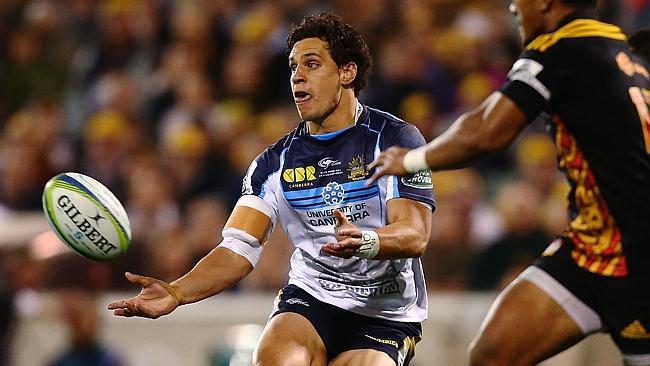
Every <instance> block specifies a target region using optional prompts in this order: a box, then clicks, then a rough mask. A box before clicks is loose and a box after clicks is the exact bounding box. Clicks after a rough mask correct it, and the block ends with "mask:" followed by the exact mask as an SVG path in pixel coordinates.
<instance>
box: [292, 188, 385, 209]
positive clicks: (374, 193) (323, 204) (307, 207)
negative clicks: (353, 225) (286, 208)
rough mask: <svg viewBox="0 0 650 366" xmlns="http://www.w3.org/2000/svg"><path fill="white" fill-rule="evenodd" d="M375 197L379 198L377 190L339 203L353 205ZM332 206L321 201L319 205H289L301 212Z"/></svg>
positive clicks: (346, 198)
mask: <svg viewBox="0 0 650 366" xmlns="http://www.w3.org/2000/svg"><path fill="white" fill-rule="evenodd" d="M375 196H379V190H377V191H375V192H372V193H367V194H362V195H359V196H355V197H351V198H348V197H345V198H344V199H343V202H341V205H345V204H348V203H353V202H358V201H363V200H365V199H368V198H372V197H375ZM332 206H333V205H329V204H327V203H325V202H323V200H322V199H321V203H320V204H311V205H291V207H293V208H295V209H302V210H304V209H315V208H323V207H332Z"/></svg>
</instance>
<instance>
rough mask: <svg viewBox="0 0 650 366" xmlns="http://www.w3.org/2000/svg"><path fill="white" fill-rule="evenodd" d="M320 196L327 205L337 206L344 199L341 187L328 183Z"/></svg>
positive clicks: (335, 183)
mask: <svg viewBox="0 0 650 366" xmlns="http://www.w3.org/2000/svg"><path fill="white" fill-rule="evenodd" d="M321 196H322V197H323V199H324V200H325V203H327V204H328V205H338V204H339V203H342V202H343V199H344V198H345V189H343V186H342V185H340V184H338V183H337V182H329V183H327V185H326V186H325V188H323V193H321Z"/></svg>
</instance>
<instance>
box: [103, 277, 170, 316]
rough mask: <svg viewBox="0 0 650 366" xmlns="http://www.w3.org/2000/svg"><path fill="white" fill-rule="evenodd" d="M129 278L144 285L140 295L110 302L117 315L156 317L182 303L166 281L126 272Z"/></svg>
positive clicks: (110, 307) (110, 306) (109, 307)
mask: <svg viewBox="0 0 650 366" xmlns="http://www.w3.org/2000/svg"><path fill="white" fill-rule="evenodd" d="M124 276H125V277H126V279H127V280H129V282H132V283H137V284H139V285H140V286H142V290H141V291H140V293H139V294H138V296H135V297H132V298H130V299H127V300H120V301H115V302H112V303H110V304H108V306H107V308H108V310H113V314H115V315H117V316H124V317H132V316H139V317H143V318H151V319H156V318H158V317H161V316H163V315H167V314H169V313H171V312H172V311H174V309H176V308H177V307H178V306H179V305H180V299H179V298H178V295H177V294H176V293H175V292H174V289H173V288H172V287H171V285H169V284H168V283H166V282H163V281H161V280H157V279H155V278H151V277H145V276H140V275H137V274H133V273H129V272H126V273H125V274H124Z"/></svg>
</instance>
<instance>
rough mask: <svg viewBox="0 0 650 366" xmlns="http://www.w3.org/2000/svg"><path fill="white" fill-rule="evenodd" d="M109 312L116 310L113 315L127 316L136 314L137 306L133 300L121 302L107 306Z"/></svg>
mask: <svg viewBox="0 0 650 366" xmlns="http://www.w3.org/2000/svg"><path fill="white" fill-rule="evenodd" d="M106 308H107V309H108V310H115V311H114V312H113V313H114V314H115V315H122V316H126V314H131V316H133V315H134V314H135V310H136V306H135V304H134V302H133V298H131V299H128V300H119V301H115V302H112V303H110V304H108V305H107V306H106Z"/></svg>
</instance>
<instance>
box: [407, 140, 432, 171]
mask: <svg viewBox="0 0 650 366" xmlns="http://www.w3.org/2000/svg"><path fill="white" fill-rule="evenodd" d="M402 165H404V169H406V171H407V172H409V173H417V172H419V171H422V170H427V169H429V165H428V164H427V146H426V145H424V146H420V147H418V148H417V149H413V150H410V151H409V152H407V153H406V155H404V159H403V160H402Z"/></svg>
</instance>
